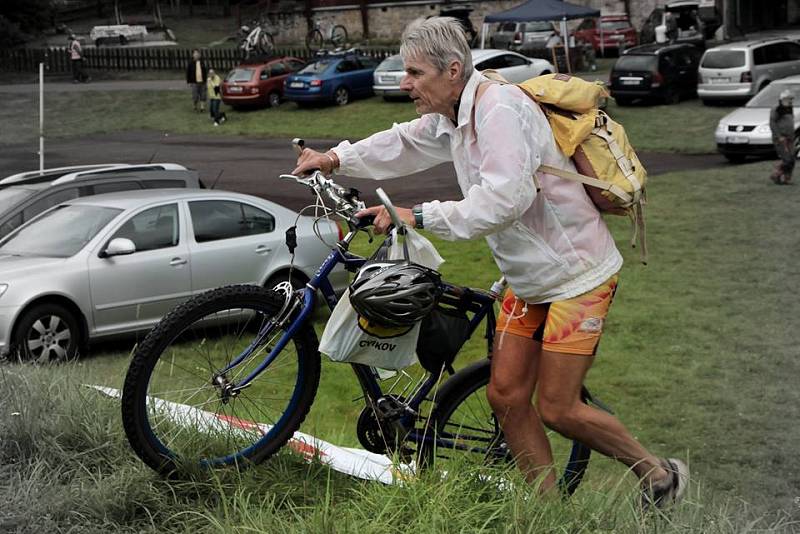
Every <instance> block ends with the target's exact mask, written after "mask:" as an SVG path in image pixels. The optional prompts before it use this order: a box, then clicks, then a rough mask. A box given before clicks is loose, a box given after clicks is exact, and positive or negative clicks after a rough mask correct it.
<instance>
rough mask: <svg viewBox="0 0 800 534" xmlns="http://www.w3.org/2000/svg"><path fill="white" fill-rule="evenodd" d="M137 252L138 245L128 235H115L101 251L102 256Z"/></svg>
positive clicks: (108, 256) (107, 256)
mask: <svg viewBox="0 0 800 534" xmlns="http://www.w3.org/2000/svg"><path fill="white" fill-rule="evenodd" d="M134 252H136V245H135V244H134V243H133V241H131V240H130V239H128V238H126V237H115V238H114V239H112V240H111V242H110V243H109V244H108V246H107V247H106V249H105V250H104V251H102V252H101V253H100V257H101V258H110V257H112V256H127V255H128V254H133V253H134Z"/></svg>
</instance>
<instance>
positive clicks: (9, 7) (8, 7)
mask: <svg viewBox="0 0 800 534" xmlns="http://www.w3.org/2000/svg"><path fill="white" fill-rule="evenodd" d="M53 13H54V10H53V4H52V1H51V0H2V2H0V47H10V46H17V45H20V44H22V43H24V42H25V41H26V40H28V39H29V38H30V34H34V33H38V32H39V31H40V30H42V29H43V28H46V27H48V26H51V25H52V24H53Z"/></svg>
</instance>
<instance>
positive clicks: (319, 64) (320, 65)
mask: <svg viewBox="0 0 800 534" xmlns="http://www.w3.org/2000/svg"><path fill="white" fill-rule="evenodd" d="M330 64H331V60H330V59H321V60H319V61H315V62H313V63H309V64H308V65H306V66H305V67H303V68H302V69H300V71H299V72H298V74H320V73H321V72H325V70H326V69H327V68H328V67H329V66H330Z"/></svg>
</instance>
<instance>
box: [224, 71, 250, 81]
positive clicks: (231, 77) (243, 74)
mask: <svg viewBox="0 0 800 534" xmlns="http://www.w3.org/2000/svg"><path fill="white" fill-rule="evenodd" d="M253 72H254V70H253V69H233V70H232V71H230V72H229V73H228V75H227V76H225V81H226V82H249V81H250V80H252V79H253Z"/></svg>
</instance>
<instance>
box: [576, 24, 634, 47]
mask: <svg viewBox="0 0 800 534" xmlns="http://www.w3.org/2000/svg"><path fill="white" fill-rule="evenodd" d="M601 37H602V39H601ZM575 39H576V40H578V41H585V42H587V43H589V44H591V45H592V48H594V50H595V52H597V53H601V52H602V53H607V52H608V51H609V50H613V51H614V52H619V50H620V48H621V49H623V50H624V49H625V48H630V47H632V46H636V44H637V41H638V38H637V36H636V30H635V29H634V27H633V26H632V25H631V21H630V19H628V16H627V15H605V16H602V17H600V24H598V23H597V19H596V18H587V19H584V20H583V22H581V24H580V26H578V29H577V30H575Z"/></svg>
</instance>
